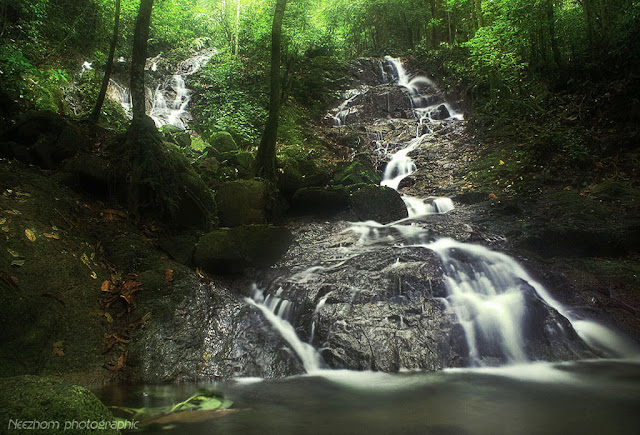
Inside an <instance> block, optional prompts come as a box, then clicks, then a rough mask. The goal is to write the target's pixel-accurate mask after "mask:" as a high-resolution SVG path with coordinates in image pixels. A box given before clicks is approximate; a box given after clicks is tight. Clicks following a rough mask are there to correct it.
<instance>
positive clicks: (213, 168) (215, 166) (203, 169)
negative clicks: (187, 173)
mask: <svg viewBox="0 0 640 435" xmlns="http://www.w3.org/2000/svg"><path fill="white" fill-rule="evenodd" d="M196 170H197V171H198V172H199V173H200V178H202V179H203V180H204V182H205V183H207V185H213V184H215V181H216V180H217V178H218V173H219V172H220V162H219V161H218V159H216V158H215V157H213V156H206V157H204V158H203V159H202V160H200V161H199V162H198V164H197V166H196Z"/></svg>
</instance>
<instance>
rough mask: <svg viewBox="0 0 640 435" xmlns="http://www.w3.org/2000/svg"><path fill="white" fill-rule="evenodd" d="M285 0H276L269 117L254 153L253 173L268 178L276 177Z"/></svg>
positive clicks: (272, 36)
mask: <svg viewBox="0 0 640 435" xmlns="http://www.w3.org/2000/svg"><path fill="white" fill-rule="evenodd" d="M286 7H287V0H276V9H275V12H274V13H273V25H272V27H271V90H270V95H269V118H268V119H267V125H266V126H265V128H264V134H263V135H262V139H261V140H260V146H259V147H258V154H257V155H256V166H255V173H256V175H257V176H258V177H263V178H266V179H268V180H275V179H276V138H277V136H278V115H279V113H280V43H281V39H282V18H283V17H284V10H285V8H286Z"/></svg>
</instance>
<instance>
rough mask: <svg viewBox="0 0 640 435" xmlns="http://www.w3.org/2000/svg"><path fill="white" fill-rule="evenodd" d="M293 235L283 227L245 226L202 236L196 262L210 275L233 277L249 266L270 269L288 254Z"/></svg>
mask: <svg viewBox="0 0 640 435" xmlns="http://www.w3.org/2000/svg"><path fill="white" fill-rule="evenodd" d="M292 241H293V236H292V234H291V232H290V231H289V230H287V229H286V228H283V227H276V226H269V225H244V226H239V227H235V228H230V229H226V228H222V229H219V230H215V231H212V232H210V233H207V234H205V235H204V236H202V237H201V238H200V240H199V242H198V244H197V246H196V251H195V254H194V262H195V264H196V265H198V266H200V267H202V268H203V269H204V270H206V271H208V272H210V273H219V274H229V273H231V274H233V273H239V272H241V271H243V270H244V269H246V268H248V267H256V266H268V265H270V264H273V263H275V262H276V261H278V259H279V258H280V257H281V256H282V255H283V254H284V253H285V252H287V249H288V248H289V245H290V244H291V242H292Z"/></svg>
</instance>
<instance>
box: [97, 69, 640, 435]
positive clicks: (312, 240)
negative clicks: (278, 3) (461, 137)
mask: <svg viewBox="0 0 640 435" xmlns="http://www.w3.org/2000/svg"><path fill="white" fill-rule="evenodd" d="M372 65H373V68H372V69H377V70H378V71H379V74H378V76H377V80H378V82H377V83H375V84H372V83H367V84H360V85H359V86H358V87H356V88H354V89H352V90H350V91H348V92H346V93H345V99H344V102H343V103H342V104H340V105H339V106H338V107H336V108H335V109H334V110H333V111H332V112H330V114H329V115H328V119H331V120H332V121H333V122H334V125H335V127H334V128H336V129H341V128H345V126H348V125H349V124H350V123H355V124H362V123H365V122H368V123H370V125H372V126H373V128H374V129H375V128H378V131H382V130H384V131H385V133H384V134H385V135H387V137H391V139H390V140H386V142H385V141H384V140H383V136H384V135H383V134H382V133H379V139H380V141H379V143H376V145H377V146H378V149H383V148H384V149H385V153H383V155H382V158H383V159H385V160H386V165H385V169H384V173H383V180H382V183H381V185H382V186H385V187H388V188H392V189H395V190H398V191H399V192H401V194H402V199H403V201H404V202H405V204H406V207H407V211H408V217H407V218H405V219H402V220H399V221H396V222H390V223H386V224H383V223H379V222H374V221H367V222H346V221H335V222H325V221H312V222H302V223H299V224H298V226H297V227H296V224H295V223H294V224H292V225H293V226H294V227H296V228H297V230H298V233H297V236H298V244H297V245H296V246H294V247H292V249H291V250H290V252H289V253H288V254H287V256H285V258H284V259H283V260H281V261H280V262H279V263H278V264H276V266H274V267H273V268H271V269H270V270H268V271H264V273H262V274H261V275H260V276H261V279H259V280H258V282H256V283H255V284H254V285H253V287H252V288H251V289H248V291H247V294H246V297H245V298H244V302H245V303H246V307H245V308H246V309H248V311H246V313H247V314H246V315H247V316H248V318H250V319H251V323H246V325H249V326H248V327H250V328H256V327H261V328H264V331H265V332H264V333H265V334H271V335H270V337H272V338H271V339H268V340H267V339H265V343H267V342H269V344H270V347H269V349H273V348H274V346H275V348H276V349H277V350H275V351H273V352H275V353H274V355H275V356H274V357H273V358H274V359H273V360H274V361H287V363H286V364H284V363H283V367H285V366H286V369H283V371H282V372H281V373H284V374H286V375H287V376H284V377H281V376H277V374H278V372H277V371H274V372H269V373H270V374H273V373H275V374H276V376H265V375H264V373H262V372H256V373H247V372H246V371H245V372H243V371H241V372H240V373H239V374H238V376H237V377H235V378H232V379H226V380H217V381H215V382H213V383H204V384H175V385H166V386H137V387H108V388H105V389H104V390H102V391H101V392H100V393H99V395H100V397H101V398H102V399H103V400H104V401H105V402H106V403H108V404H111V405H117V406H128V407H141V406H157V404H158V403H162V404H170V403H175V402H178V401H180V400H183V399H184V398H185V397H188V396H190V395H191V394H193V392H194V391H196V390H197V389H198V387H200V386H203V385H204V386H207V387H208V388H211V387H213V388H215V389H217V390H219V391H221V392H223V393H224V394H225V396H226V397H227V398H229V399H231V400H233V401H234V408H236V409H238V410H239V411H238V412H235V413H230V414H227V415H224V416H223V417H220V418H215V419H211V420H208V421H206V422H193V421H191V422H182V423H181V424H179V425H178V426H174V427H170V428H169V431H170V432H171V430H172V431H173V432H174V433H185V432H188V433H202V434H205V433H206V434H213V433H223V434H227V433H237V434H245V433H278V434H280V433H295V434H298V433H345V434H347V433H349V434H353V433H355V434H357V433H368V434H371V433H374V434H377V433H430V434H497V433H509V434H511V433H525V434H528V433H563V434H566V433H580V434H583V433H603V432H607V433H620V434H623V433H629V434H630V433H637V428H638V425H639V424H640V417H639V416H638V413H637V409H639V407H640V359H639V355H640V348H639V347H638V345H637V343H635V342H634V341H632V340H631V339H629V338H627V337H625V336H624V335H623V334H622V333H620V332H619V331H618V330H617V329H616V328H615V327H614V326H612V325H609V324H605V323H601V322H600V321H595V320H593V319H592V318H591V317H590V316H589V313H586V312H584V311H583V310H581V309H580V308H579V307H572V306H567V305H565V304H563V303H561V302H560V301H559V300H557V299H556V298H555V297H554V293H553V291H551V290H552V289H551V290H550V289H547V288H545V286H544V285H542V284H541V283H540V282H538V280H537V279H536V278H535V276H533V275H532V274H530V273H529V272H528V271H527V270H526V269H525V268H524V267H523V266H522V265H521V264H520V262H519V261H518V260H516V259H514V258H512V257H511V256H509V255H507V254H506V253H504V252H500V251H498V250H495V249H493V247H492V246H484V245H482V244H476V243H468V242H466V241H461V240H456V239H457V238H458V237H457V236H458V235H459V234H461V233H464V231H465V230H464V228H465V225H466V226H468V224H467V223H466V221H465V220H464V219H465V214H464V210H459V206H460V205H459V204H455V203H454V201H453V200H452V199H450V198H448V197H446V196H442V195H436V196H433V195H428V196H424V197H423V196H420V195H416V192H412V194H411V195H409V194H406V193H403V191H404V190H406V189H404V188H403V181H404V180H405V179H407V178H408V177H410V176H411V175H412V174H414V173H415V171H416V170H417V169H418V168H417V166H416V163H415V161H414V158H415V156H416V155H417V154H419V153H420V152H421V150H424V149H425V146H428V143H429V141H430V140H431V139H432V135H433V131H434V130H435V129H440V130H442V129H445V130H446V129H453V128H457V125H458V123H461V122H464V120H463V118H464V117H463V115H462V114H461V113H459V112H458V111H457V110H456V108H455V106H454V105H453V104H451V103H449V102H448V101H447V100H446V98H445V96H444V94H443V93H442V92H441V91H440V90H439V89H438V88H437V87H436V85H435V84H434V83H433V82H432V81H431V80H429V79H428V78H426V77H422V76H411V75H410V74H409V73H407V72H406V71H405V68H404V66H403V64H402V62H401V61H400V60H399V59H395V58H391V57H387V58H385V59H384V60H377V61H374V63H373V64H372ZM382 91H384V92H386V94H385V96H386V100H384V99H380V101H383V103H382V104H381V105H380V110H382V111H385V112H386V113H387V116H386V117H382V116H376V117H375V119H371V116H370V115H368V114H367V113H365V111H366V110H369V109H367V108H365V106H367V105H369V104H370V103H371V101H376V98H377V97H378V95H377V94H375V92H382ZM394 98H395V99H397V100H398V101H400V102H399V103H398V104H401V103H402V102H404V103H406V108H404V109H398V107H399V106H398V107H395V106H394V105H395V104H396V103H395V102H394V101H395V100H394ZM384 101H386V102H384ZM174 106H175V104H174ZM398 113H402V114H403V116H399V117H398V116H397V114H398ZM399 118H403V119H399ZM407 119H409V122H407ZM385 129H386V130H385ZM377 134H378V133H377ZM383 142H385V143H383ZM387 151H388V152H387ZM441 228H445V229H446V230H445V231H440V229H441ZM256 325H258V326H256ZM260 325H261V326H260ZM257 344H258V345H259V343H257ZM265 352H272V350H267V346H265ZM291 367H293V368H291ZM211 370H212V371H215V367H212V368H211ZM265 377H276V378H278V377H279V379H264V378H265ZM215 378H216V377H215V376H212V377H211V379H212V380H213V379H215ZM153 430H154V429H152V430H151V432H153ZM163 433H166V432H163Z"/></svg>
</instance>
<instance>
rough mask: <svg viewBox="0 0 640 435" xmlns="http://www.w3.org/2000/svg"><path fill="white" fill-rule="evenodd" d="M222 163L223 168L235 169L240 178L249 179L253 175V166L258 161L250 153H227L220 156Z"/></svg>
mask: <svg viewBox="0 0 640 435" xmlns="http://www.w3.org/2000/svg"><path fill="white" fill-rule="evenodd" d="M219 159H220V162H221V164H222V165H223V166H228V167H232V168H235V169H236V171H237V175H238V177H240V178H249V177H251V176H252V173H253V164H254V162H255V161H256V158H255V157H254V155H253V153H252V152H250V151H227V152H224V153H221V154H220V157H219Z"/></svg>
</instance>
